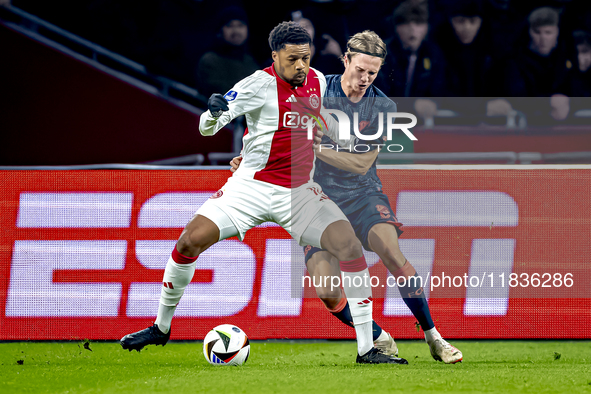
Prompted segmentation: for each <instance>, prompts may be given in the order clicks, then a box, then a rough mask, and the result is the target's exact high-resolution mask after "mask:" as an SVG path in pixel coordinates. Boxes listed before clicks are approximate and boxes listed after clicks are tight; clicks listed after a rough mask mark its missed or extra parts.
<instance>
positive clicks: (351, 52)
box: [342, 30, 388, 64]
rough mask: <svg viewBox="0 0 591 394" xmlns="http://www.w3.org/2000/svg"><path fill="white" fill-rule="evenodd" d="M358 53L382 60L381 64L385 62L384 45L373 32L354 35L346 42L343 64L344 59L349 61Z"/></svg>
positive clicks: (367, 31) (366, 31) (385, 52)
mask: <svg viewBox="0 0 591 394" xmlns="http://www.w3.org/2000/svg"><path fill="white" fill-rule="evenodd" d="M358 53H364V54H366V55H369V56H375V57H379V58H381V59H382V64H384V62H385V61H386V54H387V53H388V52H387V50H386V44H385V43H384V41H383V40H382V39H381V38H380V36H378V35H377V34H376V33H375V32H373V31H371V30H365V31H363V32H361V33H357V34H355V35H354V36H353V37H351V38H350V39H349V41H347V50H346V52H345V54H344V55H343V58H342V60H343V62H344V61H345V57H346V58H347V59H348V60H349V61H351V59H352V58H353V56H355V55H356V54H358Z"/></svg>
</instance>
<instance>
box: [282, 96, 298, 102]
mask: <svg viewBox="0 0 591 394" xmlns="http://www.w3.org/2000/svg"><path fill="white" fill-rule="evenodd" d="M297 101H298V100H297V99H296V98H295V96H294V95H293V94H292V95H291V96H289V98H288V99H287V100H285V102H286V103H297Z"/></svg>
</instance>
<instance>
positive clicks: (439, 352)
mask: <svg viewBox="0 0 591 394" xmlns="http://www.w3.org/2000/svg"><path fill="white" fill-rule="evenodd" d="M429 350H431V356H433V358H434V359H435V360H437V361H443V362H444V363H446V364H455V363H457V362H460V361H462V358H463V357H464V356H463V355H462V352H460V351H459V350H458V349H456V348H455V347H453V346H452V345H450V344H449V342H447V341H446V340H445V339H443V338H438V339H435V340H434V341H433V342H431V343H430V344H429Z"/></svg>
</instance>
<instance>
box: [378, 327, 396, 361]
mask: <svg viewBox="0 0 591 394" xmlns="http://www.w3.org/2000/svg"><path fill="white" fill-rule="evenodd" d="M383 332H384V333H385V334H386V335H387V338H385V339H384V340H382V341H380V340H376V341H374V343H373V346H374V347H375V348H376V349H378V350H379V351H380V352H382V353H384V354H385V355H386V356H394V357H398V346H396V342H394V339H393V338H392V336H391V335H390V334H389V333H387V332H386V331H383Z"/></svg>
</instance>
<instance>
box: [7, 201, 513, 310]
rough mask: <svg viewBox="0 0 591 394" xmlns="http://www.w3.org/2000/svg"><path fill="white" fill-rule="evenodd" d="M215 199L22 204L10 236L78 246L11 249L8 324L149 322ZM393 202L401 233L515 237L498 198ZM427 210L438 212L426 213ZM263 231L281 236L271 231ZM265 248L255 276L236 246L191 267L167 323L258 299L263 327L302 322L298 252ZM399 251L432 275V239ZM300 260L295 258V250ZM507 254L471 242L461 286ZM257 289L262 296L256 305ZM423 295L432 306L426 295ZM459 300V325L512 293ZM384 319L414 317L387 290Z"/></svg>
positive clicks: (506, 264)
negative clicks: (492, 229)
mask: <svg viewBox="0 0 591 394" xmlns="http://www.w3.org/2000/svg"><path fill="white" fill-rule="evenodd" d="M212 193H213V191H211V192H209V191H208V192H167V193H159V194H156V195H153V196H151V197H149V198H148V199H146V200H145V201H144V202H143V203H142V205H141V208H140V209H139V212H138V213H136V214H133V213H132V207H133V200H134V193H131V192H59V193H57V192H22V193H21V194H20V198H19V205H18V214H17V219H16V223H15V224H16V227H17V228H19V229H55V231H56V232H59V231H62V230H64V229H69V230H67V231H78V230H79V231H81V232H79V233H78V234H83V235H82V236H81V237H82V238H85V239H63V237H61V238H60V239H55V240H52V239H38V240H36V239H25V240H19V239H16V240H14V243H13V247H12V257H11V263H10V264H11V265H10V278H9V284H8V289H7V294H6V308H5V316H6V317H59V316H64V317H65V316H69V317H84V316H89V317H111V316H127V317H154V316H155V314H156V312H157V310H158V300H159V295H160V290H161V287H162V282H160V280H161V277H162V274H161V273H162V270H164V268H165V266H166V262H167V260H168V258H169V256H170V253H171V251H172V249H173V247H174V245H175V243H176V240H175V239H176V238H175V236H178V233H180V229H182V228H183V227H184V226H185V224H186V223H187V222H188V221H189V220H190V218H191V217H192V215H193V213H194V212H195V211H196V210H197V209H198V208H199V206H201V205H202V204H203V203H204V202H205V201H206V200H207V199H208V198H210V196H211V195H212ZM396 201H397V206H396V214H397V217H398V219H399V220H400V221H401V222H402V223H404V225H405V227H407V228H408V227H447V228H449V227H452V228H453V227H456V226H461V227H472V226H479V227H482V226H489V225H490V224H491V223H494V225H495V226H501V227H515V226H517V225H518V218H519V215H518V208H517V204H516V203H515V201H514V200H513V198H512V197H511V196H509V195H508V194H506V193H503V192H496V191H445V190H443V191H401V192H399V193H398V195H397V196H396ZM429 206H431V207H437V209H435V210H428V209H425V207H429ZM262 226H263V227H277V225H275V224H272V223H267V224H263V225H262ZM60 229H61V230H60ZM105 229H108V230H113V231H112V232H108V234H111V235H110V236H109V237H107V236H105V237H104V239H92V238H90V237H92V236H93V234H101V231H107V230H105ZM127 229H131V230H133V231H135V232H137V233H138V234H146V232H147V231H150V232H155V233H157V234H160V232H161V231H169V232H168V233H167V234H176V235H175V236H167V237H166V238H168V239H154V238H151V239H139V238H135V236H134V234H135V233H134V232H131V233H130V232H129V230H127ZM171 229H176V230H177V231H178V233H176V232H170V230H171ZM119 230H121V232H123V231H127V234H131V235H130V236H128V237H127V238H126V239H113V238H114V237H113V236H112V234H117V233H118V231H119ZM276 231H277V234H279V232H280V231H281V232H283V230H279V229H277V230H276ZM271 234H274V233H271ZM88 238H90V239H88ZM121 238H125V237H121ZM146 238H148V237H146ZM171 238H174V239H171ZM263 242H264V248H263V250H264V256H262V269H258V268H257V266H259V267H260V265H259V264H257V255H255V251H254V250H253V247H251V246H249V245H248V244H246V243H244V242H240V241H237V240H224V241H221V242H219V243H217V244H216V245H214V246H213V247H211V248H210V249H209V250H207V251H206V252H204V253H203V254H202V255H201V256H200V258H199V259H198V260H197V270H198V273H199V274H197V273H196V276H199V277H200V278H201V279H200V280H199V281H198V282H194V283H191V284H189V285H188V287H187V288H186V290H185V294H184V296H183V299H182V300H181V303H180V304H179V306H178V308H177V311H176V314H175V315H176V316H184V317H224V316H232V315H235V314H237V313H239V312H241V311H242V310H244V309H245V308H246V307H247V305H249V303H251V302H252V300H253V299H254V298H256V300H257V304H256V310H257V316H259V317H271V316H275V317H290V316H292V317H296V316H300V314H301V312H302V305H303V292H304V289H303V288H301V287H297V285H295V286H294V283H298V284H299V283H301V280H297V279H296V280H294V278H301V277H302V275H304V274H305V267H304V265H303V263H302V264H294V250H295V249H294V248H293V247H292V241H291V240H290V239H286V238H285V236H283V238H281V237H278V238H277V239H275V238H270V237H268V238H266V239H264V241H263ZM400 247H401V249H402V251H403V253H404V254H405V256H406V257H407V258H408V259H409V261H411V262H412V263H413V265H414V266H415V268H416V270H417V272H418V274H419V275H422V276H425V275H426V274H427V273H428V272H432V268H433V263H434V256H435V250H436V247H437V245H436V239H404V238H402V239H401V240H400ZM297 250H298V251H299V253H302V256H303V252H302V251H301V248H297ZM514 250H515V239H473V240H472V247H471V257H470V272H469V275H471V276H472V275H479V274H480V273H482V272H487V273H490V272H493V273H495V274H501V273H506V275H507V276H508V275H509V274H511V273H512V270H513V259H514V257H513V256H514ZM130 254H131V255H134V258H135V259H132V260H133V264H136V265H137V264H139V265H140V266H141V268H142V270H143V271H142V272H153V273H154V275H151V276H149V278H148V279H146V278H145V277H141V276H139V275H138V277H134V276H133V272H130V271H129V270H128V266H129V265H130V264H131V263H130ZM366 256H367V260H368V265H369V266H372V265H374V264H376V263H377V262H378V257H377V256H376V255H375V254H373V253H368V254H367V255H366ZM258 258H259V259H260V258H261V257H260V255H259V257H258ZM296 260H298V259H296ZM301 260H302V261H303V258H302V259H301ZM130 277H131V279H129V278H130ZM121 278H127V279H126V280H123V279H121ZM257 281H260V289H257V294H255V282H257ZM425 295H426V296H427V297H429V289H428V288H425ZM465 297H466V299H465V303H464V308H463V313H464V315H466V316H504V315H506V314H507V309H508V297H509V288H493V289H491V288H468V289H467V290H466V294H465ZM383 308H384V309H383V311H382V313H383V315H384V316H410V312H409V311H408V308H407V307H406V305H405V304H404V302H403V301H402V299H401V298H400V295H399V293H398V290H397V289H395V288H388V289H387V294H386V300H385V302H384V306H383Z"/></svg>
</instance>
